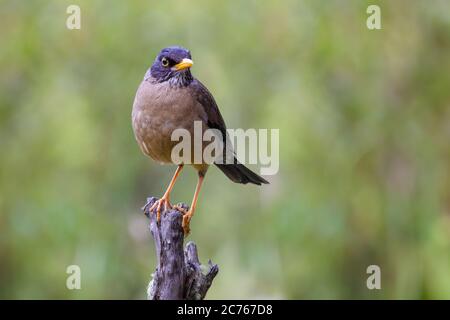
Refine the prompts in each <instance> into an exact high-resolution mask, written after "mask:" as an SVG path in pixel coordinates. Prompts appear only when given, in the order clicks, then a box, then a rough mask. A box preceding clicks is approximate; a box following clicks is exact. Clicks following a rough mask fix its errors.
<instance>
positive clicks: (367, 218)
mask: <svg viewBox="0 0 450 320" xmlns="http://www.w3.org/2000/svg"><path fill="white" fill-rule="evenodd" d="M0 3H1V4H0V69H1V72H0V147H1V148H0V150H1V156H0V298H9V299H16V298H18V299H24V298H29V299H36V298H44V299H47V298H56V299H66V298H67V299H106V298H113V299H119V298H120V299H122V298H123V299H144V298H145V297H146V295H145V291H146V286H147V284H148V281H149V279H150V274H151V273H152V272H153V270H154V267H155V263H156V261H155V252H154V247H153V242H152V240H151V237H150V234H149V232H148V231H147V223H148V222H147V219H146V218H145V217H144V216H143V214H142V213H141V211H140V207H141V206H142V205H143V204H144V202H145V199H146V197H147V196H149V195H155V196H160V195H161V194H162V192H163V191H164V189H165V188H166V186H167V184H168V182H169V180H170V178H171V176H172V174H173V171H174V169H175V168H174V167H171V166H160V165H158V164H156V163H154V162H153V161H151V160H150V159H148V158H146V157H145V156H143V155H142V154H141V152H140V150H139V148H138V146H137V144H136V143H135V140H134V137H133V133H132V129H131V120H130V114H131V107H132V103H133V99H134V94H135V92H136V88H137V86H138V85H139V83H140V81H141V79H142V77H143V75H144V73H145V71H146V69H147V68H148V67H149V66H150V64H151V63H152V61H153V59H154V57H155V55H156V54H157V53H158V52H159V50H160V49H161V48H163V47H165V46H169V45H174V44H178V45H182V46H185V47H187V48H189V49H190V50H191V52H192V55H193V59H194V61H195V66H194V67H193V73H194V75H195V76H196V77H198V78H199V79H201V80H202V81H203V82H204V83H205V84H206V85H207V86H208V87H209V89H210V90H211V92H212V93H213V94H214V96H215V98H216V100H217V102H218V104H219V106H220V108H221V111H222V114H223V116H224V118H225V120H226V122H227V125H228V127H230V128H276V129H280V170H279V173H278V174H277V175H274V176H269V177H266V178H267V179H268V180H270V182H271V184H270V185H269V186H264V187H262V188H258V187H256V186H243V185H237V184H233V183H232V182H230V181H229V180H227V178H226V177H225V176H224V175H223V174H222V173H221V172H220V171H219V170H217V169H216V168H211V169H210V170H209V172H208V175H207V179H206V182H205V188H204V189H203V190H202V193H201V196H200V202H199V206H198V209H197V213H196V216H195V217H194V219H193V222H192V229H193V232H192V234H191V236H190V240H193V241H195V242H196V243H197V244H198V246H199V250H200V258H201V260H202V261H203V262H206V261H207V259H208V258H211V259H212V260H213V261H214V262H216V263H218V264H219V265H220V268H221V271H220V273H219V275H218V277H217V278H216V280H215V282H214V284H213V287H212V288H211V290H210V291H209V294H208V297H209V298H210V299H217V298H224V299H231V298H276V299H312V298H319V299H322V298H332V299H333V298H350V299H356V298H358V299H367V298H375V299H378V298H388V299H391V298H392V299H405V298H450V172H449V169H450V147H449V144H450V2H449V1H439V0H436V1H425V0H423V1H409V0H403V1H359V0H354V1H337V0H336V1H316V0H309V1H275V0H273V1H256V0H254V1H207V0H203V1H176V2H175V1H132V2H129V1H128V2H125V1H106V0H105V1H100V0H93V1H87V0H86V1H81V0H71V1H56V0H51V1H1V2H0ZM70 4H77V5H79V6H80V7H81V30H68V29H67V28H66V18H67V16H68V15H67V14H66V8H67V7H68V6H69V5H70ZM369 4H378V5H379V6H380V7H381V14H382V30H374V31H371V30H368V29H367V27H366V19H367V17H368V15H367V14H366V8H367V6H368V5H369ZM252 168H253V169H257V166H256V167H255V166H253V167H252ZM195 183H196V174H195V172H194V171H193V170H184V172H183V174H182V176H181V179H180V180H179V181H178V183H177V185H176V187H175V190H174V193H173V196H172V199H173V201H174V202H180V201H183V202H187V203H189V202H190V201H191V197H192V194H193V191H194V187H195ZM71 264H76V265H79V266H80V267H81V273H82V279H81V286H82V289H81V290H72V291H70V290H68V289H67V288H66V278H67V276H68V275H67V274H66V268H67V266H69V265H71ZM372 264H376V265H379V266H380V268H381V272H382V290H372V291H371V290H368V289H367V287H366V279H367V277H368V275H367V274H366V268H367V267H368V266H369V265H372Z"/></svg>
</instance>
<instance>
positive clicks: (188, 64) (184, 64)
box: [173, 58, 194, 71]
mask: <svg viewBox="0 0 450 320" xmlns="http://www.w3.org/2000/svg"><path fill="white" fill-rule="evenodd" d="M193 64H194V61H192V60H191V59H187V58H185V59H183V60H181V62H180V63H178V64H176V65H174V66H173V67H174V68H175V70H177V71H180V70H183V69H186V68H190V67H192V65H193Z"/></svg>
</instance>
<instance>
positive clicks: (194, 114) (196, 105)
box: [132, 46, 268, 234]
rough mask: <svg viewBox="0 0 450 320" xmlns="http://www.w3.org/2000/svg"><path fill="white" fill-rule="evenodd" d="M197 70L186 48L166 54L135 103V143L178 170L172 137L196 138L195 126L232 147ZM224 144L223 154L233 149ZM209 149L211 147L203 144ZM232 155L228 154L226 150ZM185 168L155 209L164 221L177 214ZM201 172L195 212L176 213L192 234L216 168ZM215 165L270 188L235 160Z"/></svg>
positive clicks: (205, 165)
mask: <svg viewBox="0 0 450 320" xmlns="http://www.w3.org/2000/svg"><path fill="white" fill-rule="evenodd" d="M192 65H193V61H192V57H191V53H190V51H189V50H187V49H185V48H182V47H177V46H175V47H168V48H165V49H162V50H161V52H160V53H159V54H158V55H157V57H156V59H155V60H154V62H153V64H152V66H151V67H150V68H149V69H148V70H147V72H146V74H145V76H144V79H143V81H142V82H141V84H140V85H139V88H138V90H137V92H136V97H135V100H134V103H133V111H132V125H133V131H134V135H135V138H136V140H137V142H138V144H139V146H140V148H141V150H142V152H143V153H144V154H145V155H147V156H149V157H150V158H152V159H154V160H156V161H158V162H160V163H163V164H165V163H169V164H173V163H174V161H172V156H171V154H172V149H173V148H174V146H175V145H176V144H177V143H178V141H173V139H172V138H171V137H172V133H173V132H174V130H176V129H185V130H187V131H188V132H189V133H190V134H191V136H194V122H195V121H201V124H202V130H207V129H216V130H219V132H220V133H222V136H223V139H224V142H227V141H226V139H227V137H228V136H227V133H226V126H225V122H224V120H223V118H222V115H221V114H220V111H219V108H218V106H217V103H216V101H215V100H214V97H213V96H212V94H211V93H210V92H209V91H208V89H207V88H206V87H205V86H204V85H203V84H202V83H201V82H200V81H199V80H197V79H196V78H194V77H193V76H192V73H191V70H190V68H191V67H192ZM229 145H230V144H229V143H224V144H223V148H227V147H228V148H229ZM201 147H202V148H205V144H202V146H201ZM223 151H224V152H223V153H224V154H225V153H226V152H225V151H226V150H225V149H224V150H223ZM184 164H185V163H178V167H177V169H176V171H175V174H174V176H173V178H172V180H171V181H170V183H169V186H168V188H167V190H166V192H165V193H164V195H163V196H162V198H161V199H159V200H158V201H157V202H155V203H154V204H153V205H152V207H151V208H150V209H149V212H154V211H155V209H156V214H157V219H158V221H159V219H160V214H161V209H162V208H164V210H167V209H170V208H172V205H171V204H170V193H171V191H172V189H173V187H174V185H175V182H176V180H177V178H178V176H179V174H180V172H181V170H182V169H183V167H184ZM190 164H192V166H193V168H194V169H196V170H197V172H198V182H197V186H196V188H195V192H194V197H193V200H192V204H191V206H190V208H189V210H185V209H183V208H180V207H176V208H177V209H178V210H179V211H181V212H183V222H182V227H183V230H184V232H185V234H188V233H189V224H190V221H191V219H192V216H193V215H194V212H195V209H196V206H197V200H198V195H199V192H200V189H201V187H202V183H203V180H204V177H205V174H206V171H207V170H208V167H209V165H210V163H207V162H205V161H200V163H190ZM214 164H215V165H216V166H217V167H218V168H219V169H220V170H222V172H223V173H224V174H225V175H226V176H227V177H228V178H229V179H230V180H231V181H233V182H236V183H242V184H247V183H252V184H256V185H261V184H263V183H268V182H267V181H266V180H265V179H263V178H262V177H260V176H258V175H257V174H256V173H254V172H252V171H251V170H250V169H248V168H247V167H245V166H244V165H243V164H241V163H239V162H238V161H237V159H236V157H235V156H234V154H233V155H232V161H225V162H224V161H215V162H214Z"/></svg>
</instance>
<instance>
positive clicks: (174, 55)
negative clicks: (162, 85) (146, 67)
mask: <svg viewBox="0 0 450 320" xmlns="http://www.w3.org/2000/svg"><path fill="white" fill-rule="evenodd" d="M192 65H193V62H192V60H191V53H190V52H189V50H187V49H185V48H182V47H168V48H164V49H162V50H161V52H160V53H159V54H158V56H157V57H156V59H155V61H154V62H153V65H152V66H151V68H150V75H149V76H151V77H152V78H153V79H155V80H156V81H157V82H164V81H169V83H171V84H173V85H176V86H187V85H188V84H189V83H191V81H192V80H193V78H192V75H191V71H190V67H192ZM146 78H147V75H146Z"/></svg>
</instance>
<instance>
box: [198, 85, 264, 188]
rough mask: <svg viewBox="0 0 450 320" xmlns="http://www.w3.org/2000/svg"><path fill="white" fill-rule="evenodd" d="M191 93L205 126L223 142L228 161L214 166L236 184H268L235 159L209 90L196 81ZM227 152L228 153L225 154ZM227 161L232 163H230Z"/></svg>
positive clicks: (217, 108) (223, 124)
mask: <svg viewBox="0 0 450 320" xmlns="http://www.w3.org/2000/svg"><path fill="white" fill-rule="evenodd" d="M192 87H193V89H194V90H193V92H194V95H195V97H196V99H197V101H198V102H199V103H200V104H201V106H202V107H203V110H204V111H205V113H206V118H207V119H206V124H207V125H208V127H209V128H211V129H218V130H219V131H220V132H221V133H222V137H223V142H224V154H223V156H224V157H226V158H228V157H231V158H228V159H225V158H224V159H223V160H224V162H222V163H215V164H216V166H217V167H218V168H219V169H220V170H222V171H223V173H225V175H226V176H227V177H228V178H229V179H231V180H232V181H234V182H237V183H244V184H246V183H249V182H250V183H254V184H257V185H261V183H268V182H267V181H266V180H265V179H263V178H261V177H260V176H258V175H257V174H256V173H254V172H253V171H251V170H250V169H248V168H247V167H245V166H244V165H243V164H241V163H239V161H238V160H237V159H236V157H235V155H234V152H233V149H232V143H231V141H230V138H229V137H228V133H227V128H226V126H225V121H223V118H222V115H221V114H220V111H219V107H218V106H217V103H216V101H215V100H214V97H213V96H212V94H211V93H210V92H209V90H208V89H207V88H206V87H205V86H204V85H203V84H202V83H201V82H200V81H198V80H197V79H195V80H194V81H193V82H192ZM227 151H228V152H227ZM229 160H231V161H232V162H231V163H230V162H229Z"/></svg>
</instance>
